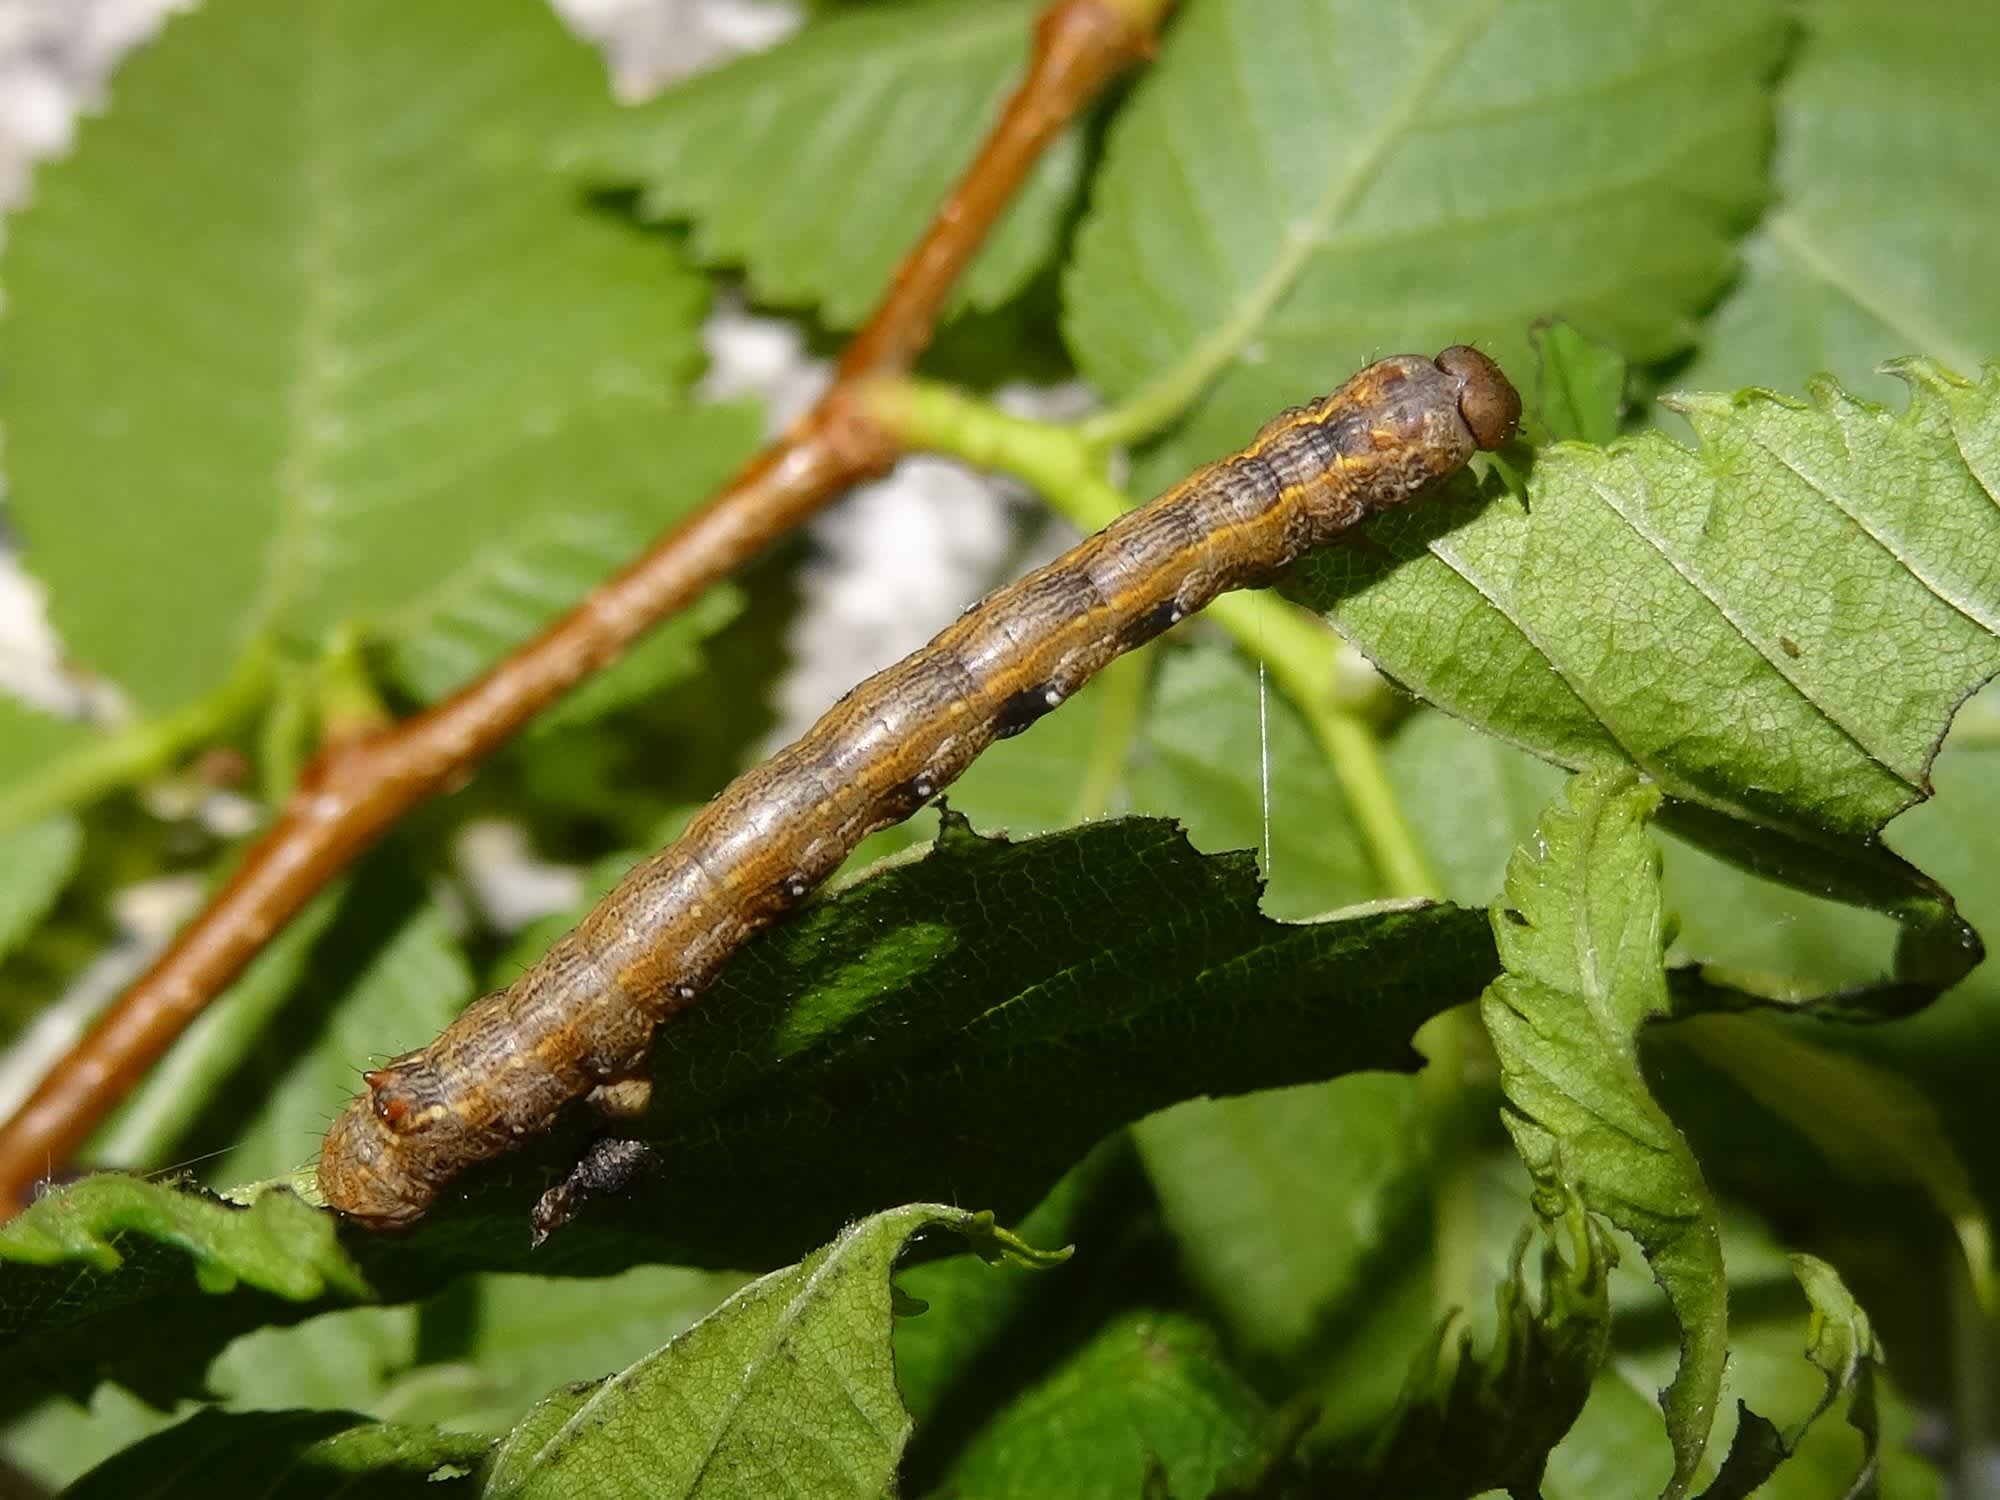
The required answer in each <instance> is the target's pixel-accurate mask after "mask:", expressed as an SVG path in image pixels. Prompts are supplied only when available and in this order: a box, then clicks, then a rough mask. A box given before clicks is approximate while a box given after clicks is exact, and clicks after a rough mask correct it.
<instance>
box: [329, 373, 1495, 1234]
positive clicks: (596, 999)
mask: <svg viewBox="0 0 2000 1500" xmlns="http://www.w3.org/2000/svg"><path fill="white" fill-rule="evenodd" d="M1520 411H1521V398H1520V396H1519V395H1518V394H1517V393H1516V391H1515V390H1514V387H1513V386H1512V385H1510V384H1509V383H1508V381H1507V378H1506V376H1505V375H1503V374H1502V373H1501V372H1500V370H1499V368H1498V367H1497V366H1496V365H1495V364H1494V363H1493V362H1492V361H1491V360H1490V359H1488V358H1487V357H1486V356H1485V355H1483V354H1481V353H1479V351H1477V350H1476V349H1471V348H1468V347H1466V346H1464V345H1456V346H1454V347H1452V348H1449V349H1446V350H1445V351H1444V352H1443V353H1442V354H1440V355H1438V357H1437V358H1436V359H1434V360H1433V359H1425V358H1423V357H1422V356H1420V355H1398V356H1396V357H1394V358H1391V359H1385V360H1382V361H1380V362H1378V363H1376V364H1372V365H1370V366H1369V367H1368V368H1367V369H1365V370H1363V371H1361V372H1360V373H1359V374H1358V375H1356V376H1354V377H1353V378H1352V379H1351V380H1349V381H1348V382H1347V383H1346V384H1345V385H1343V386H1341V387H1340V389H1339V390H1337V391H1335V392H1334V393H1333V394H1332V395H1330V396H1324V397H1321V398H1320V399H1319V400H1318V401H1315V402H1313V403H1312V404H1311V405H1309V406H1304V407H1300V408H1297V409H1295V410H1292V411H1288V412H1286V413H1285V414H1284V415H1282V416H1280V417H1278V418H1276V419H1275V420H1273V421H1272V422H1270V423H1268V424H1267V425H1266V426H1265V427H1264V429H1263V431H1261V432H1259V433H1258V434H1257V436H1256V438H1255V439H1254V440H1253V441H1252V442H1251V443H1250V445H1249V446H1248V447H1247V448H1245V449H1244V450H1243V451H1242V452H1241V453H1238V454H1235V455H1233V456H1232V457H1229V458H1225V459H1222V460H1221V461H1220V462H1217V463H1213V464H1210V465H1208V466H1207V467H1206V468H1203V469H1201V470H1199V471H1197V472H1196V473H1195V474H1193V475H1192V476H1190V477H1189V478H1188V479H1186V480H1184V481H1182V482H1181V483H1180V484H1179V485H1177V486H1175V487H1174V488H1173V489H1171V490H1169V491H1167V492H1166V493H1165V494H1163V495H1161V496H1159V497H1158V498H1157V499H1155V500H1153V501H1152V502H1150V503H1149V504H1147V505H1145V506H1143V507H1141V508H1140V509H1138V510H1135V511H1133V512H1131V513H1130V514H1128V515H1125V516H1122V517H1120V518H1119V519H1118V520H1117V521H1116V522H1114V523H1113V524H1112V525H1110V526H1108V527H1106V528H1105V529H1104V530H1103V531H1101V532H1099V533H1098V534H1097V535H1095V536H1093V537H1090V538H1087V539H1086V540H1084V541H1083V542H1080V543H1079V544H1078V545H1077V546H1075V547H1073V548H1072V549H1071V550H1070V551H1069V552H1067V553H1065V554H1064V555H1063V556H1062V557H1059V558H1057V559H1056V560H1055V561H1054V562H1052V563H1050V564H1048V565H1047V566H1046V567H1043V568H1040V569H1038V570H1037V571H1035V572H1033V573H1030V574H1028V575H1027V576H1026V577H1025V578H1022V579H1019V580H1018V581H1016V582H1014V583H1011V584H1008V585H1006V586H1004V587H1002V588H1000V589H997V590H996V591H994V592H993V593H992V594H990V595H988V596H987V598H986V599H985V600H983V601H982V602H981V603H980V604H978V605H977V606H976V607H974V608H973V609H971V610H969V611H967V612H966V613H965V614H964V615H963V616H961V617H960V618H959V619H958V620H957V621H956V622H955V623H954V624H952V625H951V626H950V627H948V628H947V629H946V630H944V631H943V632H942V633H941V634H940V635H938V636H937V638H936V639H934V640H933V641H931V643H930V644H929V645H927V646H925V647H923V648H922V649H921V650H919V651H917V652H916V653H914V654H913V655H911V656H908V657H906V658H904V659H903V660H902V661H900V662H898V663H896V665H894V666H892V667H889V668H887V669H885V670H884V671H881V672H878V673H877V674H876V675H875V676H873V677H871V678H869V679H868V680H867V681H866V682H863V683H862V684H861V685H860V686H859V687H857V688H855V689H854V690H853V691H852V692H851V693H849V694H848V695H847V696H846V697H845V698H843V699H841V701H840V702H839V703H837V704H835V705H834V706H833V708H831V709H830V710H828V712H827V713H826V715H825V716H824V717H823V718H822V719H820V721H819V722H818V723H817V724H815V725H814V726H813V727H812V729H811V730H810V731H808V732H807V733H806V734H805V735H804V736H803V737H802V738H801V739H799V740H798V741H796V742H795V743H793V744H792V745H790V746H788V747H787V748H785V749H783V750H781V751H779V752H778V753H777V754H776V755H774V756H772V757H771V758H770V759H769V760H767V761H765V762H764V763H763V764H762V765H759V766H757V767H755V768H754V769H752V770H750V771H747V772H745V773H744V774H743V775H742V776H740V777H738V778H737V779H736V780H735V781H734V782H732V783H731V784H730V785H729V786H728V787H727V788H726V789H724V791H723V792H722V793H721V794H720V795H719V796H717V797H716V798H715V800H714V801H712V802H710V803H709V804H708V806H707V807H705V808H704V809H703V810H702V812H701V813H700V814H699V815H698V816H697V817H696V818H695V819H694V821H693V822H692V823H690V824H689V825H688V828H687V831H686V832H685V833H684V834H683V835H682V836H681V838H680V839H679V840H678V841H677V842H675V843H674V844H672V845H670V846H669V847H667V848H666V849H663V850H661V851H660V852H659V853H657V854H655V855H653V856H651V857H650V858H648V859H645V860H642V861H641V862H640V863H639V864H638V865H636V866H635V867H634V868H633V869H632V871H631V872H630V873H629V874H628V875H627V876H626V877H625V879H624V880H623V881H622V882H620V884H619V885H618V887H617V888H616V889H615V890H613V891H612V892H611V894H610V895H608V896H606V897H605V898H604V900H603V901H601V902H600V903H599V904H598V905H597V906H596V908H595V909H593V910H592V911H591V912H590V913H589V915H587V916H586V917H584V919H583V920H582V921H581V922H579V923H578V924H577V926H576V928H575V929H574V930H573V931H571V932H570V933H569V934H567V935H566V936H565V937H563V938H562V939H560V940H559V941H558V942H556V943H555V945H554V946H552V947H551V948H550V949H549V950H548V952H547V953H546V954H544V955H543V957H542V958H541V960H540V961H539V962H537V963H536V964H535V965H534V966H533V967H531V968H529V969H528V970H527V971H526V972H525V973H523V974H522V975H521V977H520V978H518V979H517V980H515V981H514V982H513V983H512V984H511V985H509V986H508V987H507V988H506V989H504V990H501V991H499V992H497V993H495V994H491V995H488V996H486V997H485V998H484V999H482V1000H479V1001H477V1002H476V1003H475V1004H473V1005H472V1006H470V1007H469V1008H468V1009H467V1010H466V1011H465V1012H464V1014H462V1015H460V1016H459V1017H458V1019H457V1020H455V1021H453V1022H452V1023H451V1025H450V1026H448V1027H446V1028H445V1030H444V1032H443V1033H442V1034H441V1035H440V1036H439V1037H438V1038H437V1039H436V1040H435V1041H433V1042H432V1043H431V1044H430V1045H429V1046H427V1047H424V1048H422V1049H420V1050H418V1051H415V1052H410V1053H406V1054H404V1055H403V1056H401V1057H398V1058H396V1059H394V1060H393V1061H391V1062H389V1063H387V1064H385V1065H384V1066H382V1067H380V1068H377V1069H375V1070H374V1071H373V1072H371V1073H369V1074H368V1075H367V1083H368V1091H367V1092H366V1093H364V1094H362V1095H360V1096H359V1097H357V1098H356V1099H354V1100H353V1101H352V1102H351V1103H350V1104H349V1105H348V1106H347V1108H346V1109H345V1110H344V1111H343V1112H342V1113H341V1115H340V1117H339V1118H338V1119H336V1120H335V1121H334V1123H333V1126H332V1128H331V1129H329V1130H328V1131H327V1134H326V1141H325V1144H324V1146H323V1147H322V1150H321V1154H320V1163H319V1185H320V1190H321V1191H322V1193H324V1195H325V1197H326V1201H327V1203H328V1204H329V1205H330V1206H332V1207H333V1208H336V1209H338V1210H340V1212H342V1213H344V1214H346V1215H348V1216H349V1217H351V1218H353V1219H356V1220H358V1221H360V1222H361V1223H364V1224H367V1225H370V1226H373V1227H376V1228H385V1229H386V1228H395V1227H399V1226H405V1225H409V1224H412V1223H414V1222H415V1221H416V1220H418V1219H419V1218H421V1217H422V1216H423V1214H424V1213H425V1212H426V1211H427V1210H428V1209H429V1208H430V1207H431V1205H432V1204H433V1203H434V1202H435V1201H436V1199H437V1197H438V1194H439V1193H440V1192H441V1191H442V1190H443V1189H444V1187H445V1186H446V1185H447V1184H448V1183H450V1182H451V1181H452V1180H453V1179H454V1178H455V1177H457V1176H458V1175H459V1174H460V1173H461V1172H463V1171H465V1170H466V1169H467V1168H468V1167H471V1166H473V1165H475V1164H477V1163H479V1162H482V1161H486V1160H488V1159H490V1158H492V1157H496V1156H499V1155H501V1154H503V1153H505V1152H507V1151H510V1150H512V1149H514V1147H516V1146H517V1145H519V1144H520V1143H521V1141H522V1140H523V1139H525V1138H527V1137H530V1136H533V1135H536V1134H538V1133H540V1132H542V1131H545V1130H547V1129H548V1128H549V1127H550V1126H551V1125H553V1124H554V1123H555V1120H556V1116H557V1114H558V1112H559V1111H560V1110H561V1109H562V1107H563V1106H564V1105H565V1104H567V1103H568V1102H569V1101H571V1100H573V1099H577V1098H580V1097H583V1096H585V1095H590V1096H591V1097H592V1100H593V1102H595V1103H597V1104H599V1105H600V1106H601V1107H604V1108H606V1110H607V1112H615V1113H629V1112H631V1111H632V1110H634V1109H636V1108H639V1107H642V1106H643V1100H644V1097H645V1079H646V1076H647V1064H648V1057H649V1054H650V1051H651V1044H652V1040H653V1033H654V1030H655V1029H656V1028H657V1027H658V1026H659V1025H660V1024H661V1023H662V1022H663V1021H665V1020H667V1019H668V1018H669V1017H670V1016H672V1015H673V1014H674V1013H675V1012H676V1011H678V1010H680V1009H681V1008H683V1007H685V1006H687V1005H689V1004H692V1003H693V1002H694V1001H695V1000H696V999H697V998H698V997H699V996H700V995H701V993H702V991H703V990H705V989H706V988H707V987H708V986H709V985H710V983H712V982H713V981H714V979H715V978H716V976H717V974H718V973H719V972H720V971H721V969H722V967H723V965H724V964H726V963H727V962H728V961H729V959H730V956H731V955H732V954H734V953H735V952H736V950H737V949H738V948H739V947H740V946H741V945H742V944H743V942H744V940H745V939H747V938H748V937H749V936H750V935H751V934H752V933H754V932H756V931H757V930H758V929H759V928H762V927H765V926H768V925H769V924H770V923H772V922H774V921H776V920H777V919H778V918H779V917H781V916H782V915H783V914H784V913H785V912H786V911H787V910H789V909H790V908H791V907H793V906H795V905H797V904H798V903H799V902H800V901H802V900H804V899H805V897H806V896H807V895H808V894H810V893H811V891H812V890H813V888H814V887H815V886H817V885H818V884H819V883H820V882H821V881H822V880H824V879H825V878H826V877H827V876H828V875H830V874H831V873H832V872H833V871H834V869H835V868H837V867H838V866H839V865H840V863H841V862H842V861H843V860H844V859H845V858H846V857H847V856H848V854H849V853H850V852H852V851H853V849H854V847H855V846H856V845H857V844H858V843H860V842H861V840H862V839H863V838H865V837H866V836H867V835H868V834H870V833H873V832H874V831H875V830H877V829H879V828H886V827H888V826H889V825H890V824H892V823H899V822H901V821H903V820H904V819H905V818H908V817H909V816H910V815H911V814H912V813H914V812H915V811H916V810H917V809H918V808H919V807H921V806H922V805H923V804H924V803H925V802H927V801H929V800H930V798H931V797H932V796H934V795H935V794H936V793H937V792H939V791H941V790H942V789H943V788H944V787H946V786H948V785H950V783H951V782H952V780H953V779H954V778H955V777H957V776H958V775H960V774H961V773H962V772H963V771H964V770H965V769H966V767H967V766H969V765H971V763H972V761H973V759H974V758H975V757H976V756H978V754H979V753H980V751H982V750H984V749H985V748H986V747H987V746H988V745H990V744H992V743H993V742H994V741H995V740H999V739H1005V738H1007V737H1008V736H1009V735H1014V734H1019V733H1020V732H1021V731H1022V730H1024V729H1026V728H1027V727H1028V726H1029V725H1031V724H1033V723H1034V722H1035V720H1037V719H1039V718H1040V717H1041V716H1042V715H1043V714H1045V713H1048V712H1049V711H1050V710H1051V709H1053V708H1055V707H1057V706H1058V705H1060V704H1061V703H1062V702H1063V700H1064V699H1066V698H1068V697H1069V696H1070V695H1071V694H1072V693H1074V692H1076V690H1077V689H1078V688H1080V687H1082V686H1083V684H1084V683H1085V682H1086V681H1088V680H1089V679H1090V677H1091V676H1092V675H1093V674H1094V673H1096V672H1097V671H1099V670H1100V669H1102V668H1103V667H1104V666H1105V665H1106V664H1107V663H1108V662H1110V661H1111V660H1112V659H1113V658H1115V657H1117V656H1119V655H1120V654H1122V653H1123V652H1126V651H1130V650H1131V649H1132V648H1133V647H1135V646H1138V645H1140V644H1142V643H1144V642H1146V641H1149V640H1151V639H1152V638H1153V637H1154V636H1157V635H1159V634H1160V633H1161V632H1162V631H1164V630H1166V629H1167V628H1168V627H1170V626H1172V625H1174V624H1176V623H1177V622H1179V621H1180V620H1182V619H1185V618H1186V617H1187V616H1189V615H1191V614H1193V613H1194V612H1195V611H1196V610H1199V609H1201V608H1202V607H1203V606H1204V605H1206V604H1208V602H1209V601H1210V600H1212V599H1214V598H1215V597H1216V596H1217V595H1219V594H1223V593H1227V592H1228V591H1230V590H1232V589H1239V588H1247V587H1253V586H1255V585H1258V584H1263V583H1267V582H1269V581H1270V580H1271V579H1272V578H1273V577H1274V576H1275V575H1276V574H1277V573H1278V572H1279V571H1280V570H1282V569H1283V568H1284V567H1286V566H1287V565H1288V564H1289V563H1291V562H1292V561H1294V560H1295V559H1296V558H1298V557H1299V556H1300V555H1301V554H1303V553H1305V552H1307V551H1309V550H1311V549H1312V548H1315V547H1319V546H1323V545H1325V544H1327V543H1329V542H1331V541H1333V540H1334V539H1336V538H1338V537H1340V536H1341V535H1343V534H1344V533H1346V532H1349V531H1351V530H1352V529H1353V528H1354V527H1355V526H1357V525H1359V524H1360V523H1361V522H1362V521H1364V520H1366V519H1367V518H1368V517H1369V516H1370V515H1372V514H1374V513H1375V512H1376V511H1379V510H1382V509H1384V508H1386V507H1389V506H1395V505H1402V504H1406V503H1408V502H1409V501H1411V500H1413V499H1415V498H1417V497H1418V496H1420V495H1421V494H1423V493H1424V492H1425V490H1426V489H1428V488H1429V487H1430V486H1432V485H1433V484H1434V483H1435V482H1436V481H1438V480H1440V479H1442V478H1444V477H1446V476H1448V475H1450V474H1453V473H1455V472H1456V471H1457V470H1458V469H1460V468H1462V467H1463V466H1464V464H1465V462H1466V461H1467V460H1468V459H1469V458H1470V457H1471V456H1472V455H1473V453H1474V452H1475V451H1477V450H1479V449H1481V448H1493V447H1497V446H1499V445H1500V444H1501V443H1504V442H1505V441H1506V440H1507V439H1508V438H1509V437H1511V436H1512V435H1513V432H1514V428H1515V424H1516V423H1517V421H1518V420H1519V417H1520Z"/></svg>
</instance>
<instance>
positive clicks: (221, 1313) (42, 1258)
mask: <svg viewBox="0 0 2000 1500" xmlns="http://www.w3.org/2000/svg"><path fill="white" fill-rule="evenodd" d="M239 1287H241V1288H243V1289H244V1290H245V1292H247V1293H253V1294H254V1295H243V1294H239V1295H236V1296H225V1295H224V1294H225V1293H229V1292H232V1291H235V1290H236V1289H237V1288H239ZM367 1292H368V1288H367V1285H366V1283H365V1282H364V1281H363V1280H362V1277H361V1273H360V1271H359V1270H358V1269H357V1268H356V1266H355V1263H354V1262H353V1261H352V1260H350V1259H349V1258H348V1256H347V1254H346V1252H345V1251H344V1250H342V1249H341V1247H340V1243H339V1241H338V1239H337V1238H336V1235H335V1231H334V1225H333V1222H332V1220H331V1219H329V1218H328V1217H327V1216H326V1215H325V1214H324V1213H321V1212H319V1211H318V1210H316V1209H313V1208H310V1207H308V1206H307V1205H306V1204H305V1203H304V1202H302V1201H301V1200H300V1199H298V1198H296V1197H294V1196H292V1194H290V1193H288V1192H284V1191H282V1190H280V1191H274V1192H268V1193H265V1194H264V1195H263V1196H261V1197H260V1198H258V1199H257V1201H256V1202H255V1203H253V1204H251V1205H250V1206H249V1207H248V1208H237V1207H233V1206H230V1205H227V1204H224V1203H220V1202H217V1201H216V1200H214V1199H212V1198H208V1197H204V1196H200V1195H197V1194H194V1193H189V1192H185V1191H178V1190H176V1189H174V1188H172V1187H169V1186H167V1185H165V1184H162V1183H152V1182H142V1181H140V1180H138V1179H137V1178H132V1177H123V1176H118V1175H114V1174H105V1175H102V1176H97V1177H86V1178H84V1179H83V1180H82V1181H81V1182H78V1183H76V1184H75V1185H73V1186H70V1187H66V1188H59V1189H57V1190H55V1191H53V1192H50V1193H49V1194H47V1195H46V1196H45V1197H43V1198H41V1199H40V1200H38V1201H37V1202H35V1203H33V1204H31V1205H30V1206H29V1208H28V1210H27V1211H26V1212H25V1213H23V1214H22V1215H21V1216H20V1217H18V1218H16V1219H14V1220H12V1221H11V1222H9V1223H7V1224H5V1225H0V1350H4V1352H5V1358H4V1359H0V1376H4V1378H0V1403H4V1404H8V1405H11V1404H12V1403H14V1402H16V1401H18V1400H19V1399H20V1397H21V1396H22V1395H23V1394H24V1393H27V1394H37V1395H39V1394H42V1393H45V1392H47V1391H49V1390H51V1389H57V1390H66V1391H69V1392H71V1393H72V1394H75V1395H77V1396H78V1397H82V1396H84V1395H87V1394H88V1392H89V1391H90V1388H91V1387H92V1386H93V1385H94V1384H96V1382H97V1380H98V1379H99V1378H101V1377H105V1378H112V1379H116V1380H118V1381H120V1382H122V1383H123V1384H125V1385H127V1386H129V1387H131V1388H132V1389H133V1390H134V1391H136V1392H138V1393H140V1394H141V1395H145V1396H147V1397H148V1398H149V1399H151V1400H153V1401H154V1403H155V1404H156V1405H166V1404H167V1403H168V1402H170V1401H171V1400H172V1399H173V1397H174V1396H175V1395H178V1394H182V1393H185V1392H186V1391H188V1390H190V1389H192V1388H193V1385H194V1382H195V1381H196V1379H197V1378H198V1377H199V1375H200V1372H201V1369H202V1366H203V1365H204V1364H206V1362H207V1360H208V1357H209V1356H210V1355H211V1354H213V1353H214V1352H215V1350H216V1349H218V1348H220V1347H221V1345H222V1344H224V1343H226V1342H227V1341H228V1340H229V1338H230V1337H231V1336H232V1335H233V1334H236V1333H239V1332H242V1331H244V1330H245V1329H248V1328H254V1327H258V1326H261V1325H263V1324H266V1323H273V1322H290V1321H297V1320H298V1319H299V1318H301V1317H304V1316H306V1315H307V1313H308V1312H309V1311H318V1310H323V1309H324V1308H326V1307H327V1306H329V1305H331V1306H338V1305H341V1304H343V1303H348V1302H354V1301H358V1300H360V1299H361V1298H363V1297H364V1296H366V1295H367ZM141 1317H143V1319H144V1320H145V1327H146V1330H147V1337H146V1338H144V1339H141V1340H135V1339H134V1338H133V1337H132V1330H133V1328H134V1326H135V1323H134V1320H135V1319H137V1318H141Z"/></svg>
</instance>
